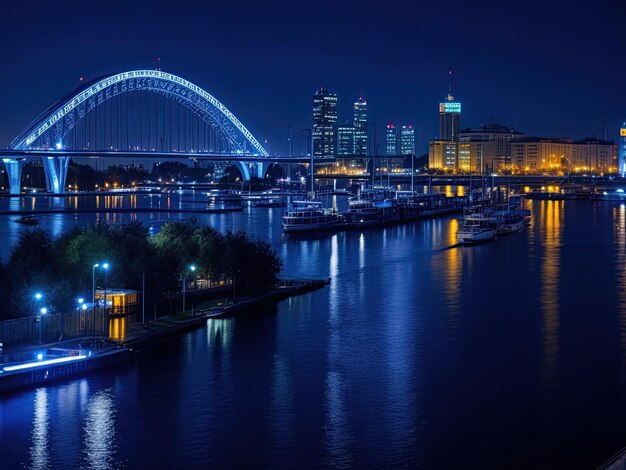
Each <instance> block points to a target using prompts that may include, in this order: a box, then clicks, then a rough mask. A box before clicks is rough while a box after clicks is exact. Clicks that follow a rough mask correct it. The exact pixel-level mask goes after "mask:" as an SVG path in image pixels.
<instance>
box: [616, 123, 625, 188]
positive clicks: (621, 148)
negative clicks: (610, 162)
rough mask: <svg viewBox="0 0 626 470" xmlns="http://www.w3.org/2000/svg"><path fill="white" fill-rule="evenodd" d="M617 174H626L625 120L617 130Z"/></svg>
mask: <svg viewBox="0 0 626 470" xmlns="http://www.w3.org/2000/svg"><path fill="white" fill-rule="evenodd" d="M618 161H619V174H620V175H621V176H622V177H624V176H626V122H625V123H624V124H622V127H621V128H620V130H619V160H618Z"/></svg>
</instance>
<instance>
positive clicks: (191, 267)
mask: <svg viewBox="0 0 626 470" xmlns="http://www.w3.org/2000/svg"><path fill="white" fill-rule="evenodd" d="M189 270H190V271H192V272H193V273H194V284H195V272H196V266H195V265H193V264H192V265H191V266H189ZM186 296H187V270H185V271H184V272H183V313H185V311H186V310H185V297H186Z"/></svg>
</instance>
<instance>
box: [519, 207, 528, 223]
mask: <svg viewBox="0 0 626 470" xmlns="http://www.w3.org/2000/svg"><path fill="white" fill-rule="evenodd" d="M517 213H518V214H519V215H520V216H521V217H522V219H524V225H530V221H531V213H530V211H529V210H528V209H517Z"/></svg>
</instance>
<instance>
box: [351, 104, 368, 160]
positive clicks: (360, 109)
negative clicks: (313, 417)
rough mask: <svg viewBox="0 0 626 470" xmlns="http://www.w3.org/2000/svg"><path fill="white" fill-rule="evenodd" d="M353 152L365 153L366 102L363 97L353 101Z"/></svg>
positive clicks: (357, 153) (356, 153)
mask: <svg viewBox="0 0 626 470" xmlns="http://www.w3.org/2000/svg"><path fill="white" fill-rule="evenodd" d="M354 154H355V155H367V103H366V102H365V100H364V99H363V98H359V99H358V100H357V101H356V103H354Z"/></svg>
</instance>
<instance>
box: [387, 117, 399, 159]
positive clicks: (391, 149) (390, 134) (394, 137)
mask: <svg viewBox="0 0 626 470" xmlns="http://www.w3.org/2000/svg"><path fill="white" fill-rule="evenodd" d="M386 137H387V145H386V147H385V154H386V155H398V128H397V127H396V126H394V125H393V124H387V134H386Z"/></svg>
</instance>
